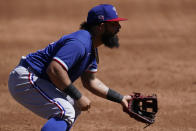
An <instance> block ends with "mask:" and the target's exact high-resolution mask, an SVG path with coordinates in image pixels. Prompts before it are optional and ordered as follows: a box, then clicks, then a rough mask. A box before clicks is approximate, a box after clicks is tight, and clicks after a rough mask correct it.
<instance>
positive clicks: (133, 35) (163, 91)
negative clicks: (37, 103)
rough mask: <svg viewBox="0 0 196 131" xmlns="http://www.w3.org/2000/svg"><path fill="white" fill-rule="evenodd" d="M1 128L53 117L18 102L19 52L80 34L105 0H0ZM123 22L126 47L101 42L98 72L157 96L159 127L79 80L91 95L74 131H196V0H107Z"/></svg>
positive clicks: (23, 129)
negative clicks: (11, 86) (14, 93)
mask: <svg viewBox="0 0 196 131" xmlns="http://www.w3.org/2000/svg"><path fill="white" fill-rule="evenodd" d="M0 3H1V4H0V52H1V55H0V59H1V61H0V69H1V71H0V100H1V102H0V131H38V130H40V129H41V127H42V125H43V124H44V123H45V122H46V120H44V119H42V118H40V117H38V116H36V115H34V114H33V113H31V112H30V111H28V110H27V109H25V108H24V107H22V106H21V105H19V104H18V103H16V102H15V100H14V99H13V98H12V97H11V96H10V94H9V92H8V87H7V80H8V76H9V72H10V71H11V70H12V69H13V68H14V67H15V66H16V65H17V63H18V61H19V59H20V57H21V56H22V55H26V54H27V53H29V52H34V51H36V50H37V49H40V48H43V47H45V46H46V45H47V44H49V43H51V42H53V41H55V40H57V39H59V38H60V37H61V36H62V35H65V34H68V33H71V32H73V31H76V30H77V29H78V28H79V25H80V23H81V22H82V21H84V20H85V18H86V14H87V12H88V10H89V9H90V8H91V7H92V6H94V5H96V4H100V2H99V0H81V1H78V0H70V2H68V0H41V1H40V0H32V1H27V0H17V1H16V0H0ZM101 3H110V4H113V5H115V6H116V8H117V11H118V14H119V16H121V17H125V18H128V19H129V20H128V21H126V22H121V25H122V29H121V32H120V34H119V36H120V43H121V45H120V48H119V49H112V50H111V49H108V48H105V47H104V46H102V47H100V49H99V54H100V64H99V68H98V69H99V71H98V72H97V76H98V77H99V78H100V79H101V80H102V81H103V82H105V84H107V85H108V86H109V87H111V88H113V89H115V90H117V91H119V92H121V93H122V94H127V93H131V92H142V93H147V94H148V93H156V94H157V95H158V99H159V109H160V110H159V112H158V115H157V118H156V122H155V124H153V125H151V126H150V127H148V128H146V129H143V127H144V126H145V125H144V124H142V123H139V122H137V121H135V120H134V119H131V118H129V116H128V115H126V114H125V113H123V112H122V111H121V108H120V107H119V106H118V105H117V104H115V103H112V102H110V101H106V100H103V99H101V98H99V97H97V96H94V95H93V94H91V93H89V92H88V91H86V90H85V89H84V88H83V87H82V85H81V82H80V80H78V81H76V83H75V85H77V86H78V87H79V89H80V90H81V91H82V93H84V94H85V95H86V96H88V97H89V98H90V99H91V100H92V108H91V110H90V111H89V112H83V113H82V114H81V116H80V117H79V118H78V120H77V121H76V123H75V125H74V127H73V128H72V131H142V130H145V131H196V124H195V123H196V113H195V111H196V22H195V21H196V15H195V12H196V8H195V7H196V1H195V0H170V1H163V0H119V1H112V0H105V1H104V2H103V1H102V2H101Z"/></svg>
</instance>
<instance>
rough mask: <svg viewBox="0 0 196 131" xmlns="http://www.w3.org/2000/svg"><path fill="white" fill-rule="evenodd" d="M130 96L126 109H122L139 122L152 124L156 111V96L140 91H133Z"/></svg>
mask: <svg viewBox="0 0 196 131" xmlns="http://www.w3.org/2000/svg"><path fill="white" fill-rule="evenodd" d="M131 96H132V99H131V100H130V101H129V105H128V109H125V110H124V111H125V112H127V113H128V114H129V116H130V117H132V118H135V119H136V120H138V121H140V122H144V123H146V124H149V125H150V124H153V123H154V121H155V115H156V113H157V111H158V104H157V96H156V95H155V94H153V95H151V96H144V95H142V94H141V93H134V94H133V95H131Z"/></svg>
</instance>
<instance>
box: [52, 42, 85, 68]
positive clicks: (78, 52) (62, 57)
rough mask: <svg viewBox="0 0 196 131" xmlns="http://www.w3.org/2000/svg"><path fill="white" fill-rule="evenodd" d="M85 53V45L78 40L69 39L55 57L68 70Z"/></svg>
mask: <svg viewBox="0 0 196 131" xmlns="http://www.w3.org/2000/svg"><path fill="white" fill-rule="evenodd" d="M84 54H85V49H84V46H83V45H82V44H81V43H80V42H79V41H77V40H73V41H69V42H67V43H66V44H64V45H63V46H62V47H61V48H60V49H59V50H58V52H57V53H56V55H55V56H54V57H53V60H55V61H56V62H58V63H59V64H60V65H62V66H63V68H64V69H65V70H66V71H68V70H69V69H70V68H71V67H72V66H74V65H75V64H76V63H77V62H78V61H79V60H81V59H82V57H83V56H84Z"/></svg>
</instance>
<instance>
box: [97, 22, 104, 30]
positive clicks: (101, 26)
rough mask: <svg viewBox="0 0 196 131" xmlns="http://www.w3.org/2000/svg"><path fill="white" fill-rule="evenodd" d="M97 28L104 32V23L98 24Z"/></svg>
mask: <svg viewBox="0 0 196 131" xmlns="http://www.w3.org/2000/svg"><path fill="white" fill-rule="evenodd" d="M98 30H99V31H100V32H104V31H105V23H100V24H99V26H98Z"/></svg>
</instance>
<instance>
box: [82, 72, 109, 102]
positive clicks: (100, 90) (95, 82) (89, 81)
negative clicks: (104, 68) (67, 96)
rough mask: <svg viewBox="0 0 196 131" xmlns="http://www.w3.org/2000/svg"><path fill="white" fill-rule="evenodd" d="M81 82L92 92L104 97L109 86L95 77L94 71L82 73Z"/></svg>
mask: <svg viewBox="0 0 196 131" xmlns="http://www.w3.org/2000/svg"><path fill="white" fill-rule="evenodd" d="M81 80H82V83H83V85H84V87H85V88H87V89H88V90H89V91H90V92H92V93H93V94H95V95H97V96H100V97H102V98H106V96H107V93H108V90H109V88H108V87H107V86H106V85H105V84H104V83H103V82H102V81H100V80H99V79H98V78H96V77H95V75H94V73H88V72H86V73H84V74H83V75H82V76H81Z"/></svg>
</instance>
